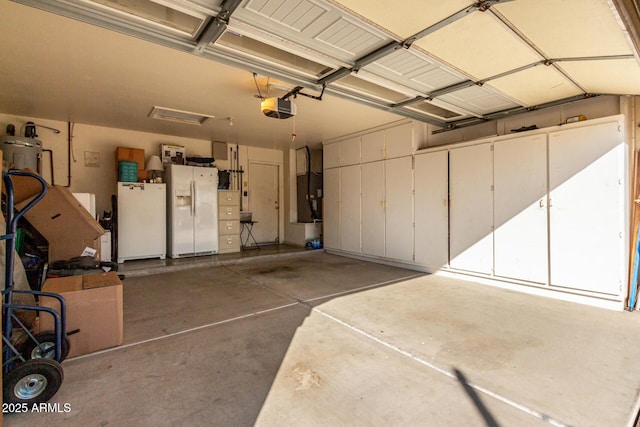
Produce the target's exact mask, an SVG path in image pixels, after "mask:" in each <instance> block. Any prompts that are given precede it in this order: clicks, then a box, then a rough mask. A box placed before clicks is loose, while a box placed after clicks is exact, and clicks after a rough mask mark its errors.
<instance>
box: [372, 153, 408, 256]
mask: <svg viewBox="0 0 640 427" xmlns="http://www.w3.org/2000/svg"><path fill="white" fill-rule="evenodd" d="M412 163H413V160H412V158H411V157H401V158H398V159H392V160H385V162H384V164H385V194H386V203H385V206H386V210H385V230H386V233H385V239H386V249H385V254H386V257H387V258H391V259H397V260H402V261H413V167H412ZM367 185H368V184H367Z"/></svg>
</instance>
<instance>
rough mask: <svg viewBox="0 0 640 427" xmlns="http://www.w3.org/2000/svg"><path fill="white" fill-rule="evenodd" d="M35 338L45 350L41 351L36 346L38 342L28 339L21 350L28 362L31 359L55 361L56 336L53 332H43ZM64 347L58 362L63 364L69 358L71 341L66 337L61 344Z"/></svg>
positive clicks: (61, 349)
mask: <svg viewBox="0 0 640 427" xmlns="http://www.w3.org/2000/svg"><path fill="white" fill-rule="evenodd" d="M34 337H35V338H36V340H37V341H38V342H39V343H40V347H42V348H43V349H44V351H43V350H41V348H40V347H38V345H37V344H36V342H35V341H34V340H32V339H28V340H27V341H26V342H25V343H24V344H23V345H22V348H21V349H20V354H22V357H24V358H25V359H26V360H29V359H42V358H46V359H55V357H56V351H55V345H56V334H55V333H53V332H41V333H39V334H35V335H34ZM61 344H62V346H61V348H60V360H58V362H62V361H63V360H64V359H66V358H67V355H68V354H69V349H70V344H69V339H68V338H67V337H64V338H63V339H62V342H61Z"/></svg>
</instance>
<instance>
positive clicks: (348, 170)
mask: <svg viewBox="0 0 640 427" xmlns="http://www.w3.org/2000/svg"><path fill="white" fill-rule="evenodd" d="M339 170H340V249H342V250H344V251H349V252H360V165H353V166H345V167H342V168H339Z"/></svg>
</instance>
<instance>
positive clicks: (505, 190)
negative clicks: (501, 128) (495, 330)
mask: <svg viewBox="0 0 640 427" xmlns="http://www.w3.org/2000/svg"><path fill="white" fill-rule="evenodd" d="M493 156H494V157H493V160H494V208H495V224H494V244H495V266H494V268H495V275H496V276H502V277H508V278H512V279H519V280H526V281H531V282H538V283H547V281H548V279H549V277H548V276H549V269H548V264H549V263H548V247H547V242H548V239H547V203H548V202H547V135H546V134H538V135H531V136H523V137H520V138H514V139H509V140H502V141H497V142H495V143H494V151H493Z"/></svg>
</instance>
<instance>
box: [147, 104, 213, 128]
mask: <svg viewBox="0 0 640 427" xmlns="http://www.w3.org/2000/svg"><path fill="white" fill-rule="evenodd" d="M149 117H151V118H152V119H158V120H169V121H172V122H178V123H184V124H188V125H196V126H202V125H204V124H205V123H208V122H209V121H211V120H213V119H215V116H210V115H207V114H200V113H193V112H190V111H182V110H174V109H173V108H166V107H158V106H154V107H153V108H152V109H151V112H149Z"/></svg>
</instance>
